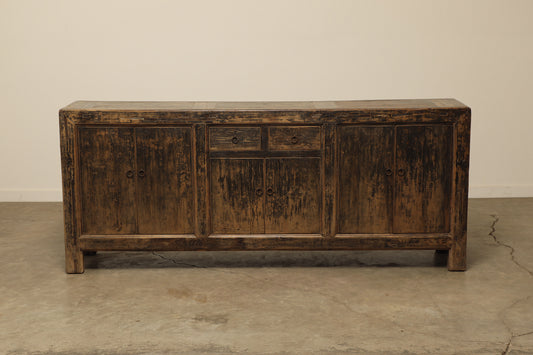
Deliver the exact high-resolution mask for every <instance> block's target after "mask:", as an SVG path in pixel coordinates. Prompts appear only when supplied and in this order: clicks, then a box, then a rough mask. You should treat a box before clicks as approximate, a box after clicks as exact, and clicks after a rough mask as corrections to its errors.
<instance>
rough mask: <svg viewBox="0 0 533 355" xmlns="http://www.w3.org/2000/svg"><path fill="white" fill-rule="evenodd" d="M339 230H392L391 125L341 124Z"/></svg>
mask: <svg viewBox="0 0 533 355" xmlns="http://www.w3.org/2000/svg"><path fill="white" fill-rule="evenodd" d="M338 135H339V138H338V139H339V209H338V211H339V212H338V213H339V215H338V224H339V233H390V232H392V198H393V176H392V174H393V171H394V127H393V126H341V127H339V128H338Z"/></svg>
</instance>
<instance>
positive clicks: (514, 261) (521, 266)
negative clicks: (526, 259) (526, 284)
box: [489, 214, 533, 276]
mask: <svg viewBox="0 0 533 355" xmlns="http://www.w3.org/2000/svg"><path fill="white" fill-rule="evenodd" d="M490 216H491V217H492V218H494V220H493V221H492V224H491V226H490V229H491V231H490V233H489V236H491V237H492V239H494V241H495V242H496V244H498V245H500V246H503V247H505V248H507V249H509V250H510V253H509V254H510V256H511V261H512V262H513V263H515V264H516V266H518V267H519V268H521V269H522V270H524V271H525V272H527V273H528V274H529V276H533V272H532V271H530V270H529V269H528V268H526V267H525V266H523V265H522V264H520V263H519V262H518V261H517V260H516V258H515V255H514V252H515V249H514V248H513V247H512V246H510V245H509V244H505V243H504V242H502V241H500V240H498V238H497V237H496V234H495V233H496V223H498V221H499V220H500V218H499V217H498V216H497V215H495V214H491V215H490Z"/></svg>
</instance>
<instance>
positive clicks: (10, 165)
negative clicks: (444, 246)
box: [0, 0, 533, 201]
mask: <svg viewBox="0 0 533 355" xmlns="http://www.w3.org/2000/svg"><path fill="white" fill-rule="evenodd" d="M531 14H533V1H531V0H522V1H509V0H507V1H495V0H477V1H468V0H453V1H451V0H440V1H429V0H417V1H400V0H369V1H334V0H329V1H327V0H326V1H289V0H285V1H272V0H269V1H251V0H243V1H189V2H181V1H161V0H159V1H148V0H147V1H131V0H121V1H112V0H107V1H102V0H92V1H73V0H68V1H43V0H39V1H20V0H12V1H0V43H1V46H0V48H1V56H0V100H1V101H0V102H1V106H0V112H1V116H0V119H1V130H0V172H1V173H0V200H4V201H6V200H11V201H17V200H25V201H31V200H33V201H35V200H59V199H60V198H61V195H60V189H61V179H60V161H59V137H58V125H57V111H58V109H59V108H60V107H62V106H64V105H66V104H68V103H69V102H70V101H73V100H77V99H87V100H91V99H96V100H320V99H379V98H435V97H455V98H457V99H459V100H461V101H463V102H464V103H466V104H468V105H470V106H471V107H472V111H473V123H472V152H471V175H470V183H471V196H473V197H488V196H533V157H532V153H533V148H532V145H533V144H532V142H533V138H532V132H533V117H531V109H530V107H531V106H532V100H533V98H532V97H533V90H532V84H533V65H532V64H533V21H531Z"/></svg>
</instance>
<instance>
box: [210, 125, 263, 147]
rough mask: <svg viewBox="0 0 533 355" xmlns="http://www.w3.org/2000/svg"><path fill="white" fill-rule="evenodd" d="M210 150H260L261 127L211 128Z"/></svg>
mask: <svg viewBox="0 0 533 355" xmlns="http://www.w3.org/2000/svg"><path fill="white" fill-rule="evenodd" d="M209 149H210V150H260V149H261V127H211V128H209Z"/></svg>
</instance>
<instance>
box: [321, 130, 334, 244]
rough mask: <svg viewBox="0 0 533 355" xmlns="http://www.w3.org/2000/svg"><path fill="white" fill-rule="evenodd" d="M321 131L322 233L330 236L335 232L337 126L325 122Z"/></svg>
mask: <svg viewBox="0 0 533 355" xmlns="http://www.w3.org/2000/svg"><path fill="white" fill-rule="evenodd" d="M322 132H323V134H322V139H323V144H322V145H323V147H324V149H323V150H322V166H323V168H322V185H323V189H324V193H323V196H322V198H323V206H324V211H323V213H322V218H323V220H324V222H323V225H322V227H323V232H322V234H323V235H324V237H328V238H332V237H334V236H335V234H336V233H337V218H336V217H337V199H338V195H337V187H338V174H337V173H338V169H337V164H338V159H337V158H336V155H337V148H338V144H337V127H336V126H335V125H332V124H325V125H324V128H323V131H322Z"/></svg>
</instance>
